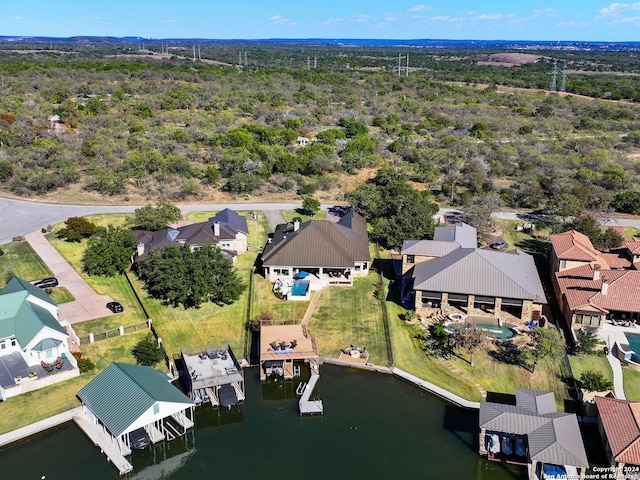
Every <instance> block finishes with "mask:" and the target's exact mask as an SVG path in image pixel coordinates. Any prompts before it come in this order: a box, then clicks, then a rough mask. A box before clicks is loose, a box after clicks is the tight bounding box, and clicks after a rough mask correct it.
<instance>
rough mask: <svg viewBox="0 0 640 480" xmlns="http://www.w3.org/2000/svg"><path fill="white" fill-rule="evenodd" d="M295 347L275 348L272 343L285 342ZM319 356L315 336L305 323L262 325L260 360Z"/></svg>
mask: <svg viewBox="0 0 640 480" xmlns="http://www.w3.org/2000/svg"><path fill="white" fill-rule="evenodd" d="M294 341H295V347H293V348H285V349H283V350H280V349H276V350H274V348H273V346H272V344H275V345H276V346H279V345H280V344H281V343H283V342H284V344H286V345H287V346H290V345H291V343H292V342H294ZM307 358H318V350H317V348H316V345H315V342H314V341H313V338H312V337H311V336H310V335H309V334H308V332H307V331H306V328H305V327H304V326H303V325H300V324H298V325H270V326H265V325H263V326H262V327H260V361H261V362H262V361H265V360H291V359H293V360H302V359H307Z"/></svg>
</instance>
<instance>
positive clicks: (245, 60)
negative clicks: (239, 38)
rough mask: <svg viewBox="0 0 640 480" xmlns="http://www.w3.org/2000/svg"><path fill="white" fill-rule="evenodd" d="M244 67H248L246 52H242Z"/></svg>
mask: <svg viewBox="0 0 640 480" xmlns="http://www.w3.org/2000/svg"><path fill="white" fill-rule="evenodd" d="M244 66H245V67H248V66H249V62H247V51H246V50H245V51H244Z"/></svg>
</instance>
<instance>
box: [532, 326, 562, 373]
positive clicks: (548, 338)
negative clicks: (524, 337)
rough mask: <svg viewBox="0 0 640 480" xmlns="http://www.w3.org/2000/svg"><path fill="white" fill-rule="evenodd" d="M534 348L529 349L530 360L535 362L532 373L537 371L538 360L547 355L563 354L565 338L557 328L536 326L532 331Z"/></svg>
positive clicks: (559, 355)
mask: <svg viewBox="0 0 640 480" xmlns="http://www.w3.org/2000/svg"><path fill="white" fill-rule="evenodd" d="M531 339H532V340H533V348H531V349H530V350H529V351H528V356H529V359H530V361H531V362H532V363H533V366H532V368H531V373H535V372H536V367H537V365H538V362H539V361H540V360H542V359H543V358H546V357H552V358H553V357H556V358H559V357H561V356H562V353H563V352H564V349H565V343H564V338H562V334H561V333H560V331H559V330H557V329H556V328H553V327H550V328H535V329H534V330H533V331H532V332H531Z"/></svg>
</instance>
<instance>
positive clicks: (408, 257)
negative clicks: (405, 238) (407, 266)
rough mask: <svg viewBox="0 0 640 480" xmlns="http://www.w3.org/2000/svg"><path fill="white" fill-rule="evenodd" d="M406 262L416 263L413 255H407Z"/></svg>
mask: <svg viewBox="0 0 640 480" xmlns="http://www.w3.org/2000/svg"><path fill="white" fill-rule="evenodd" d="M407 263H416V256H415V255H407Z"/></svg>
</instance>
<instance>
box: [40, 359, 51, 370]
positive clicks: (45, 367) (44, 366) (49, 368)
mask: <svg viewBox="0 0 640 480" xmlns="http://www.w3.org/2000/svg"><path fill="white" fill-rule="evenodd" d="M40 365H42V368H44V369H45V370H46V371H47V372H52V371H53V365H51V364H50V363H47V362H45V361H44V360H42V361H41V362H40Z"/></svg>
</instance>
